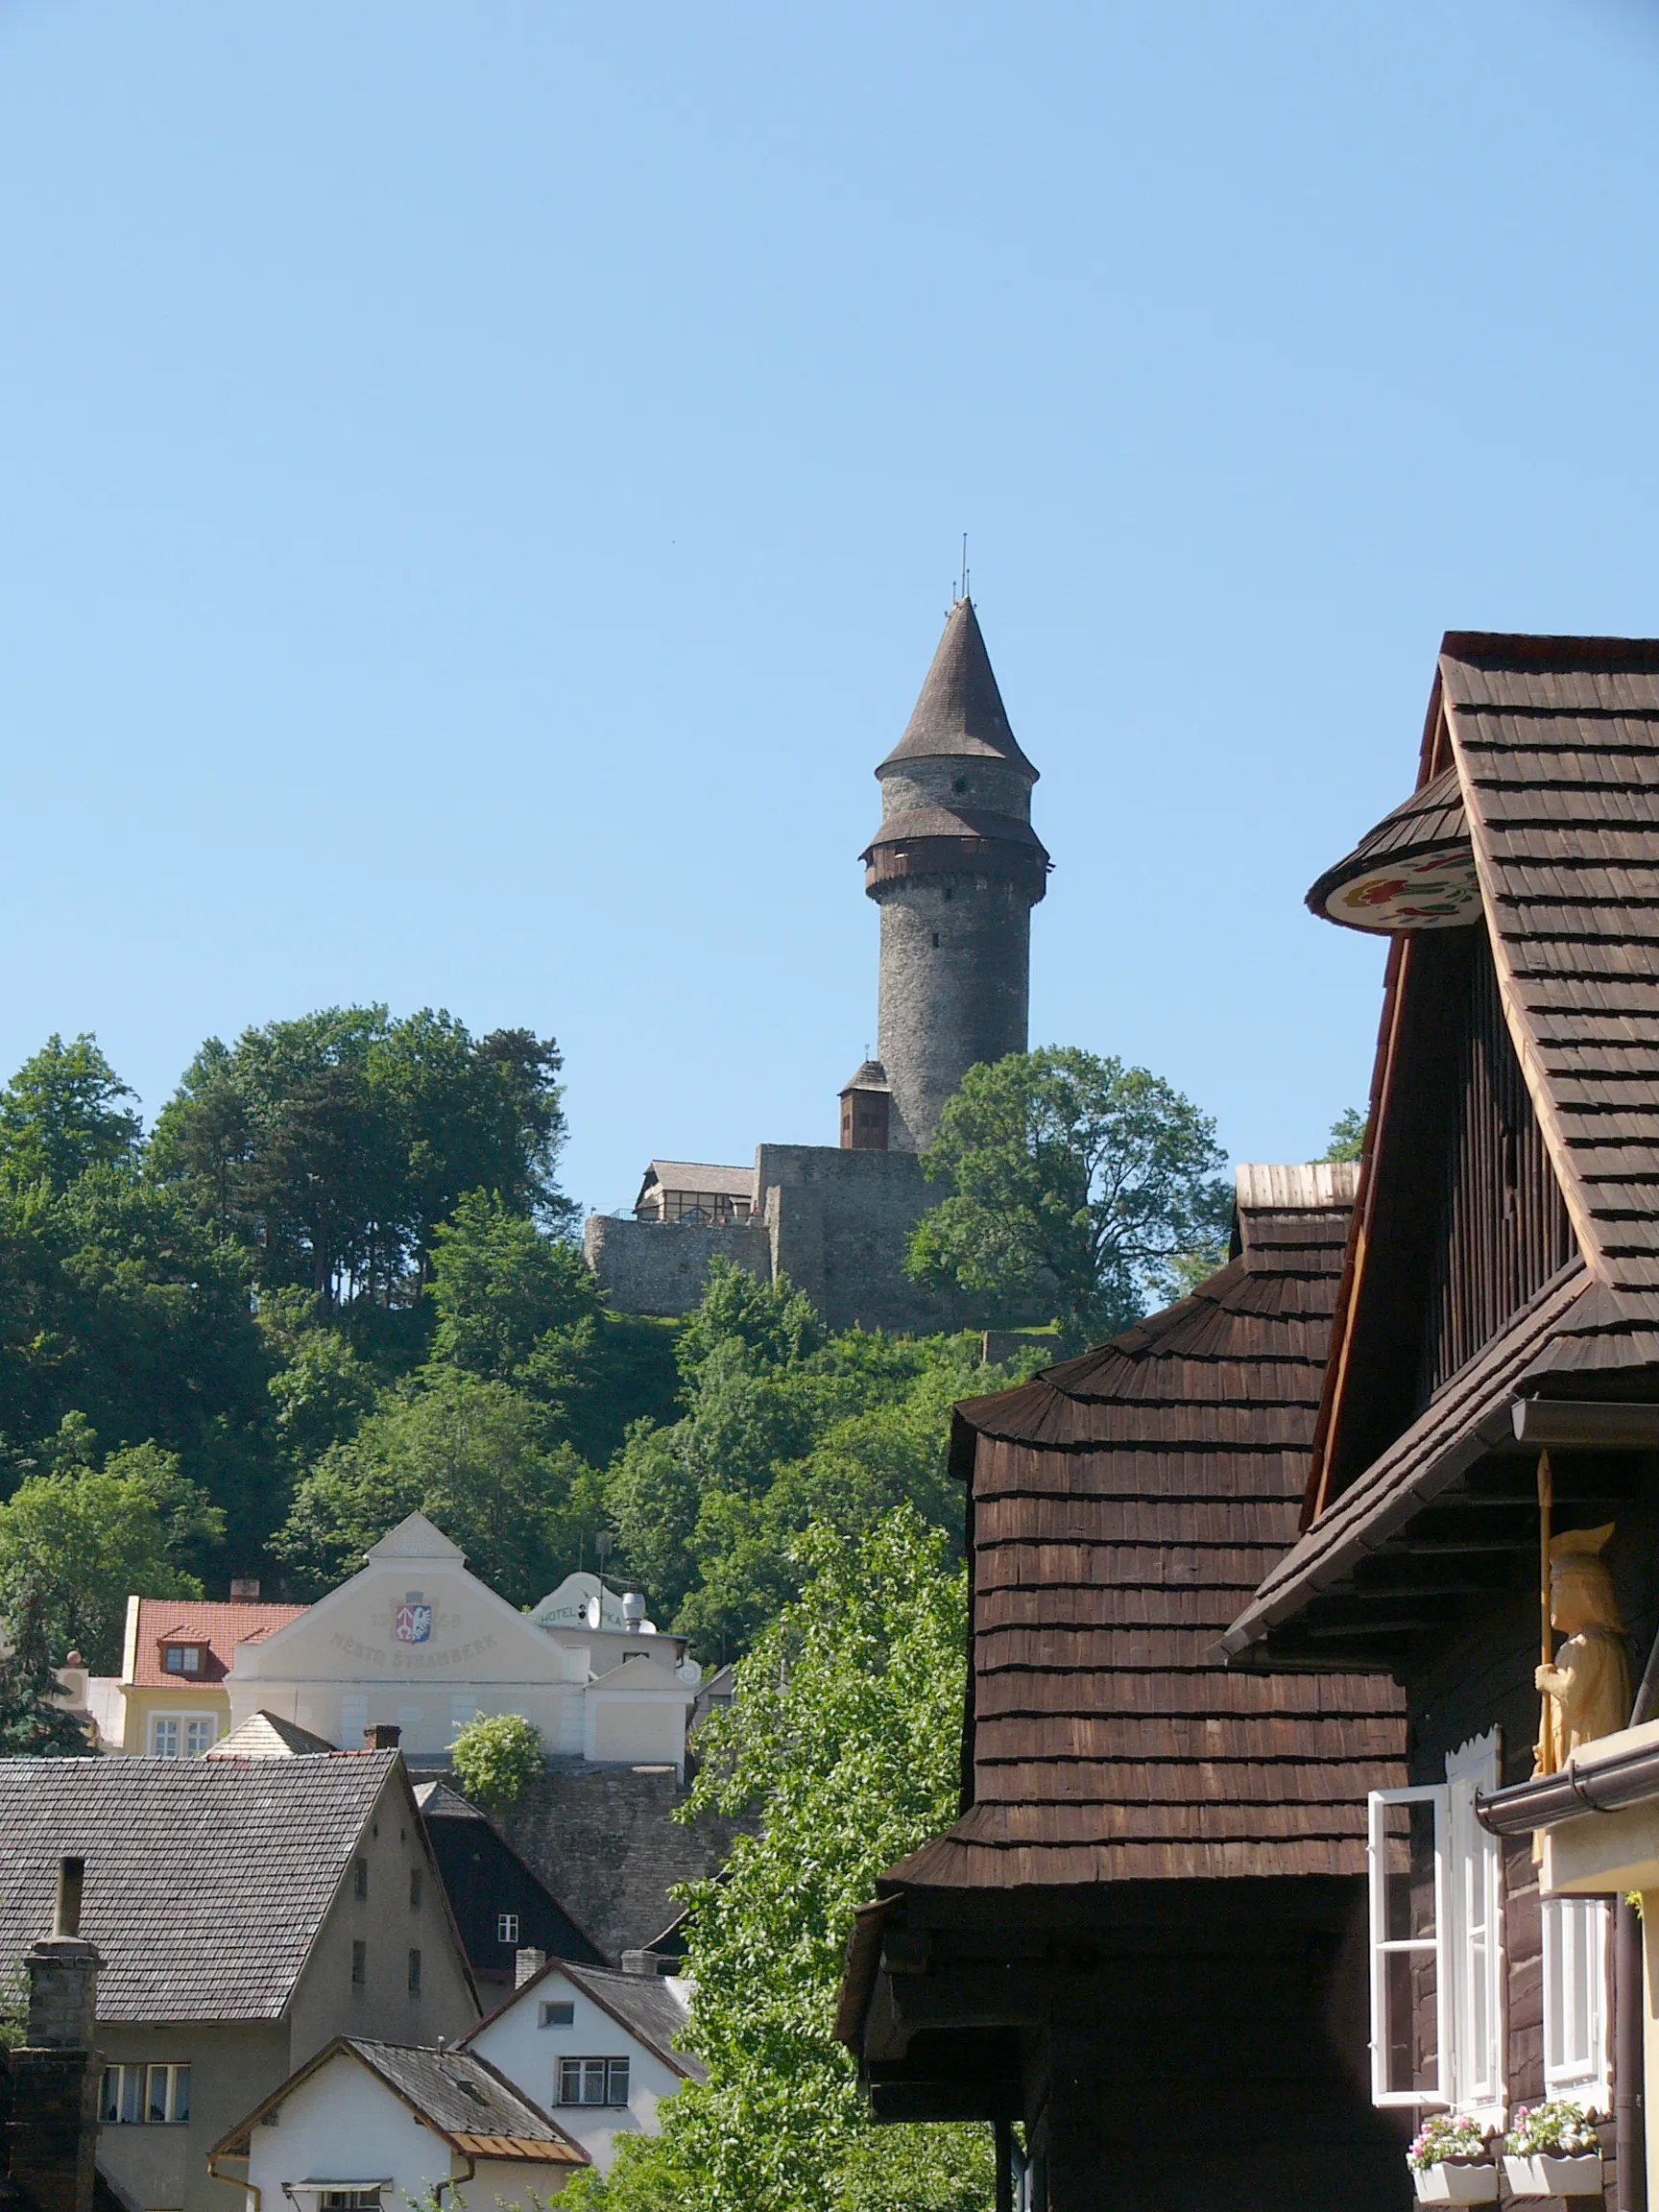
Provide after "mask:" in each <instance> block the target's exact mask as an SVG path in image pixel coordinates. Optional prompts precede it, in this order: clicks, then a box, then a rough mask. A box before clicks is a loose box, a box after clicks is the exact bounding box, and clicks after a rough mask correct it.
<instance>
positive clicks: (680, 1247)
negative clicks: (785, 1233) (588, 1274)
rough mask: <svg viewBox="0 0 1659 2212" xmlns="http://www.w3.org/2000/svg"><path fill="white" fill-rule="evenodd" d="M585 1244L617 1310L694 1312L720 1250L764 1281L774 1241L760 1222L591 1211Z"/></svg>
mask: <svg viewBox="0 0 1659 2212" xmlns="http://www.w3.org/2000/svg"><path fill="white" fill-rule="evenodd" d="M582 1249H583V1254H584V1257H585V1258H586V1259H587V1262H588V1264H589V1267H590V1268H591V1269H592V1271H593V1274H594V1276H595V1277H596V1279H597V1281H598V1284H599V1287H600V1288H601V1289H602V1290H606V1291H608V1292H609V1293H610V1296H611V1303H612V1305H613V1308H614V1309H615V1310H616V1311H617V1312H618V1313H658V1314H666V1315H668V1316H669V1317H670V1318H672V1317H675V1316H677V1315H679V1314H681V1313H689V1312H690V1310H691V1309H692V1307H693V1306H695V1305H696V1303H697V1301H698V1300H699V1299H700V1298H701V1297H702V1295H703V1286H704V1284H705V1283H706V1282H707V1281H708V1279H709V1262H710V1261H711V1260H713V1259H714V1258H715V1257H716V1255H718V1256H719V1257H720V1258H722V1259H726V1260H731V1261H733V1262H735V1263H736V1265H737V1266H739V1267H744V1268H747V1270H748V1271H749V1273H750V1274H751V1275H753V1276H755V1277H757V1280H758V1281H760V1282H762V1283H764V1282H765V1281H766V1280H767V1278H768V1276H769V1275H770V1274H771V1271H772V1247H771V1240H770V1238H768V1236H767V1233H766V1231H765V1229H764V1228H762V1227H761V1225H760V1224H759V1222H757V1221H745V1222H742V1223H740V1224H734V1225H733V1226H732V1227H730V1228H705V1227H699V1226H697V1225H696V1224H688V1225H685V1224H682V1223H680V1222H677V1221H618V1220H616V1219H615V1218H614V1217H613V1215H611V1214H589V1216H588V1222H587V1226H586V1228H585V1229H584V1230H583V1233H582Z"/></svg>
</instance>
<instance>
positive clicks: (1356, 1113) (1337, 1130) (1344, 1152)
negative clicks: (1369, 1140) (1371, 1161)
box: [1319, 1106, 1369, 1161]
mask: <svg viewBox="0 0 1659 2212" xmlns="http://www.w3.org/2000/svg"><path fill="white" fill-rule="evenodd" d="M1368 1119H1369V1117H1368V1116H1367V1115H1366V1113H1365V1111H1364V1109H1363V1108H1362V1107H1358V1106H1348V1107H1345V1108H1344V1109H1343V1111H1342V1112H1341V1113H1340V1114H1338V1115H1337V1117H1336V1118H1335V1120H1334V1121H1333V1122H1332V1124H1331V1142H1330V1144H1329V1145H1328V1146H1327V1148H1326V1149H1325V1150H1324V1151H1323V1152H1322V1153H1321V1154H1320V1155H1319V1157H1320V1158H1321V1159H1322V1160H1334V1161H1346V1160H1362V1159H1363V1158H1364V1156H1365V1127H1366V1122H1367V1120H1368Z"/></svg>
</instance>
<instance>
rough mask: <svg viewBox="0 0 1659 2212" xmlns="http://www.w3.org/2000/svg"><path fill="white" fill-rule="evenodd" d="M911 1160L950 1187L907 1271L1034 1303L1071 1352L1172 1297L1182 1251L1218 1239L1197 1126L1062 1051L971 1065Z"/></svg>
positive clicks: (1205, 1132)
mask: <svg viewBox="0 0 1659 2212" xmlns="http://www.w3.org/2000/svg"><path fill="white" fill-rule="evenodd" d="M922 1164H923V1167H924V1169H925V1170H926V1173H927V1175H928V1176H929V1177H930V1178H933V1179H936V1180H938V1179H943V1180H946V1181H948V1182H949V1183H950V1186H951V1189H950V1195H949V1196H948V1197H946V1198H945V1199H944V1200H943V1201H942V1203H941V1204H939V1205H938V1206H936V1207H934V1208H933V1209H932V1210H931V1211H930V1212H929V1213H927V1214H924V1215H923V1217H922V1219H921V1221H920V1222H919V1223H918V1225H917V1228H916V1231H915V1234H914V1236H913V1237H912V1238H911V1244H910V1256H909V1261H908V1265H909V1269H910V1272H911V1273H912V1275H914V1276H915V1277H917V1278H918V1279H919V1280H920V1281H923V1282H926V1283H931V1284H935V1285H938V1286H944V1287H949V1288H951V1289H954V1290H956V1291H958V1292H960V1293H962V1294H963V1295H965V1296H966V1297H968V1298H970V1299H973V1300H976V1301H980V1302H988V1303H989V1304H991V1305H992V1306H993V1307H996V1308H998V1309H1000V1310H1008V1309H1009V1307H1010V1306H1018V1305H1020V1304H1022V1303H1029V1302H1037V1303H1040V1304H1042V1305H1045V1306H1046V1307H1047V1308H1048V1310H1050V1311H1051V1312H1052V1313H1053V1314H1054V1316H1055V1318H1056V1319H1057V1320H1058V1321H1059V1322H1060V1324H1061V1328H1062V1332H1063V1334H1064V1337H1065V1341H1066V1343H1067V1344H1068V1345H1069V1346H1070V1347H1080V1346H1081V1345H1083V1344H1086V1343H1089V1342H1094V1341H1098V1340H1099V1339H1101V1338H1103V1337H1106V1336H1110V1335H1112V1334H1115V1333H1116V1332H1117V1331H1118V1330H1120V1329H1123V1328H1125V1327H1127V1326H1128V1324H1129V1323H1131V1322H1132V1321H1135V1320H1137V1319H1138V1318H1139V1317H1140V1316H1141V1315H1142V1313H1143V1312H1145V1310H1146V1308H1147V1304H1148V1302H1149V1300H1150V1299H1152V1298H1162V1297H1167V1296H1169V1295H1171V1294H1172V1293H1174V1292H1175V1291H1177V1290H1178V1289H1179V1287H1180V1277H1179V1273H1178V1267H1177V1263H1178V1262H1179V1261H1180V1259H1181V1257H1182V1255H1183V1254H1186V1253H1190V1252H1191V1251H1192V1250H1194V1248H1198V1249H1203V1248H1205V1247H1211V1248H1213V1247H1214V1245H1215V1244H1216V1242H1217V1241H1218V1240H1219V1239H1220V1238H1222V1237H1224V1235H1225V1234H1226V1228H1227V1222H1228V1218H1229V1213H1230V1205H1231V1196H1230V1193H1229V1191H1228V1190H1227V1188H1226V1186H1225V1184H1224V1183H1223V1182H1222V1180H1221V1178H1220V1169H1221V1168H1222V1167H1223V1166H1224V1165H1225V1157H1224V1155H1223V1154H1222V1152H1221V1150H1220V1148H1219V1147H1218V1145H1217V1144H1216V1142H1215V1125H1214V1122H1213V1121H1212V1120H1211V1119H1210V1118H1209V1116H1208V1115H1205V1114H1201V1113H1200V1112H1199V1111H1198V1109H1197V1107H1196V1106H1194V1105H1193V1104H1192V1103H1191V1101H1190V1099H1188V1098H1185V1097H1183V1096H1182V1094H1181V1093H1180V1092H1179V1091H1176V1090H1175V1089H1173V1088H1172V1086H1171V1085H1169V1084H1168V1083H1166V1082H1165V1081H1164V1080H1163V1079H1162V1077H1160V1076H1157V1075H1151V1074H1148V1073H1147V1071H1146V1070H1145V1069H1143V1068H1125V1067H1124V1066H1123V1064H1122V1062H1121V1061H1120V1060H1116V1059H1102V1058H1099V1057H1097V1056H1096V1055H1095V1054H1094V1053H1092V1052H1083V1051H1080V1050H1078V1049H1076V1048H1075V1047H1057V1046H1050V1047H1046V1048H1045V1049H1044V1050H1042V1051H1039V1052H1011V1053H1010V1054H1009V1055H1008V1057H1007V1058H1006V1059H1004V1060H998V1061H996V1062H994V1063H993V1064H991V1065H988V1066H985V1067H979V1068H971V1069H970V1070H969V1071H968V1073H967V1075H966V1076H965V1077H964V1079H963V1083H962V1088H961V1090H960V1091H959V1092H958V1093H957V1094H956V1095H955V1097H954V1098H952V1099H951V1100H950V1104H949V1105H948V1106H947V1107H946V1108H945V1111H944V1113H943V1115H942V1116H941V1117H940V1121H939V1129H938V1133H937V1135H936V1136H935V1138H934V1141H933V1143H932V1145H931V1147H930V1148H929V1149H928V1151H927V1152H926V1153H925V1154H924V1156H923V1163H922Z"/></svg>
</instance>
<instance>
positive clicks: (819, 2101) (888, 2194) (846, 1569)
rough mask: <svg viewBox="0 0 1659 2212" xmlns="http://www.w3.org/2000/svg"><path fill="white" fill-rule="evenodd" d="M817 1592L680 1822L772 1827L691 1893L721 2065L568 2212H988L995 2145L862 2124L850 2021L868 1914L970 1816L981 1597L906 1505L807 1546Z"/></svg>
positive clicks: (698, 1966)
mask: <svg viewBox="0 0 1659 2212" xmlns="http://www.w3.org/2000/svg"><path fill="white" fill-rule="evenodd" d="M794 1564H795V1571H796V1573H797V1575H798V1576H799V1578H800V1582H801V1594H800V1596H799V1597H798V1598H797V1599H795V1600H794V1601H793V1602H792V1603H791V1604H790V1605H789V1606H787V1607H786V1608H785V1609H784V1611H783V1613H782V1614H781V1616H780V1617H779V1618H778V1619H777V1620H776V1621H774V1622H773V1623H771V1625H770V1626H769V1627H768V1628H767V1629H766V1630H765V1631H764V1632H763V1633H762V1635H761V1636H760V1637H759V1639H758V1640H757V1644H756V1646H755V1648H754V1650H753V1651H752V1652H751V1654H750V1656H749V1657H748V1658H747V1659H746V1660H745V1661H744V1662H743V1664H742V1667H741V1668H740V1670H739V1673H738V1682H737V1696H736V1700H735V1702H734V1703H733V1705H732V1706H731V1708H730V1709H729V1710H727V1711H726V1712H723V1713H721V1714H719V1715H717V1716H715V1717H714V1718H713V1719H711V1720H710V1721H709V1724H708V1726H707V1727H706V1729H705V1731H704V1733H703V1735H702V1737H701V1739H700V1743H701V1746H702V1753H703V1765H702V1769H701V1771H700V1773H699V1775H698V1778H697V1781H696V1783H695V1785H694V1787H693V1790H692V1791H691V1794H690V1797H689V1800H688V1802H687V1804H686V1806H685V1813H684V1815H682V1816H683V1817H685V1818H695V1817H696V1816H697V1815H698V1814H700V1813H703V1812H708V1811H718V1812H722V1813H726V1814H729V1815H732V1814H742V1813H749V1814H754V1815H758V1817H759V1823H760V1832H759V1834H758V1835H757V1836H754V1837H740V1838H739V1839H738V1840H737V1842H736V1843H735V1845H734V1846H733V1852H732V1856H731V1858H730V1859H729V1861H728V1862H727V1864H726V1866H725V1868H724V1869H723V1870H722V1873H721V1874H720V1876H719V1877H718V1878H717V1879H716V1880H713V1881H709V1882H700V1883H695V1884H692V1885H690V1886H689V1887H688V1889H687V1891H686V1892H685V1894H686V1895H687V1896H688V1899H689V1903H690V1907H691V1911H690V1918H689V1923H688V1944H689V1948H688V1955H687V1960H686V1971H687V1973H688V1975H689V1976H690V1978H691V1979H692V1981H693V1984H694V1991H695V1994H694V1996H693V1999H692V2011H691V2022H690V2030H689V2038H688V2039H689V2042H690V2044H691V2046H692V2048H694V2049H695V2050H696V2052H697V2053H698V2054H699V2056H701V2057H702V2058H703V2060H704V2062H705V2064H706V2065H707V2067H708V2069H709V2079H708V2080H707V2082H700V2083H688V2084H686V2085H685V2087H684V2088H682V2089H681V2090H680V2091H679V2092H678V2093H677V2094H676V2095H675V2096H674V2098H673V2099H672V2100H671V2101H670V2102H669V2103H668V2104H665V2105H663V2107H662V2108H661V2122H662V2128H661V2134H660V2135H659V2136H656V2137H651V2136H643V2135H641V2136H630V2137H626V2138H624V2139H623V2140H622V2142H621V2144H620V2145H619V2155H618V2157H617V2161H616V2164H615V2166H614V2168H613V2173H612V2175H611V2177H610V2179H609V2181H608V2182H606V2181H601V2180H600V2179H599V2178H598V2177H597V2176H592V2175H587V2174H584V2175H582V2176H577V2177H576V2178H575V2179H573V2180H572V2181H571V2182H570V2183H569V2184H567V2185H566V2189H565V2197H566V2198H567V2199H568V2200H569V2203H570V2207H571V2212H593V2208H594V2207H595V2206H603V2207H605V2212H665V2208H666V2207H668V2206H670V2205H673V2206H677V2207H683V2208H684V2212H806V2208H807V2207H816V2206H835V2207H842V2208H846V2212H852V2207H854V2206H862V2205H866V2204H868V2205H871V2206H874V2205H875V2204H877V2203H879V2204H881V2205H882V2206H883V2207H885V2208H886V2212H984V2208H985V2207H987V2206H988V2205H989V2203H990V2201H991V2198H992V2162H991V2148H990V2142H989V2129H987V2128H976V2127H939V2128H882V2129H881V2130H880V2131H879V2134H877V2132H876V2131H875V2130H873V2129H872V2128H871V2126H870V2123H869V2122H868V2121H867V2119H866V2118H865V2116H864V2110H863V2104H862V2100H861V2098H860V2095H859V2092H858V2088H857V2083H856V2080H855V2075H854V2066H853V2062H852V2060H851V2058H850V2057H849V2056H848V2054H847V2053H846V2052H845V2051H844V2050H843V2049H842V2047H841V2046H840V2045H839V2044H838V2043H837V2042H836V2041H835V2039H834V2033H833V2023H834V2013H835V2001H836V1993H837V1990H838V1988H839V1984H840V1979H841V1965H842V1960H843V1957H844V1954H845V1950H846V1943H847V1937H848V1934H849V1932H850V1930H851V1928H852V1924H853V1915H854V1908H855V1907H856V1906H858V1905H860V1904H862V1903H863V1902H864V1901H865V1900H866V1899H868V1898H869V1897H871V1896H873V1895H874V1894H875V1886H876V1882H877V1879H878V1876H879V1875H880V1874H881V1873H883V1872H884V1871H885V1869H886V1868H887V1867H888V1866H890V1865H892V1864H893V1863H894V1862H895V1861H896V1860H899V1859H902V1858H903V1857H904V1856H905V1855H906V1854H907V1853H908V1852H910V1851H913V1850H915V1849H916V1848H917V1846H918V1845H919V1844H921V1843H922V1842H924V1841H925V1840H926V1838H927V1837H929V1836H931V1835H936V1834H937V1833H938V1832H939V1830H940V1829H942V1828H945V1827H948V1826H949V1825H950V1821H951V1819H952V1818H953V1817H954V1815H955V1812H956V1792H957V1787H958V1745H959V1743H960V1737H961V1724H962V1679H963V1657H962V1654H963V1647H964V1642H965V1635H966V1612H967V1593H966V1584H965V1577H964V1575H962V1573H961V1572H960V1570H952V1569H951V1568H950V1567H949V1565H948V1563H947V1558H946V1547H945V1543H944V1539H943V1537H942V1536H941V1535H940V1534H939V1532H938V1531H936V1530H931V1529H928V1528H926V1527H925V1526H924V1525H923V1523H922V1522H921V1520H920V1518H919V1517H918V1516H917V1515H916V1514H915V1513H914V1512H913V1511H912V1510H911V1509H909V1508H908V1507H901V1508H899V1509H898V1510H897V1511H895V1512H894V1513H892V1514H890V1515H888V1516H886V1517H885V1518H884V1519H882V1520H881V1521H880V1522H878V1524H877V1525H876V1526H875V1527H872V1528H871V1529H869V1530H868V1531H867V1532H866V1534H865V1535H864V1537H863V1539H862V1541H861V1542H859V1543H857V1544H854V1545H849V1544H845V1543H843V1542H842V1541H841V1539H840V1538H839V1537H838V1536H837V1535H836V1534H835V1533H834V1532H833V1531H831V1530H829V1529H821V1528H819V1529H813V1530H811V1531H810V1532H808V1533H807V1534H805V1536H803V1537H802V1538H801V1539H799V1541H798V1544H797V1547H796V1557H795V1562H794Z"/></svg>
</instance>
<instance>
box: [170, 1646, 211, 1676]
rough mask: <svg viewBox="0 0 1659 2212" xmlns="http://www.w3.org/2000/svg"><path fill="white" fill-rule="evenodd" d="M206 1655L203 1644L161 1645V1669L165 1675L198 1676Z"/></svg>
mask: <svg viewBox="0 0 1659 2212" xmlns="http://www.w3.org/2000/svg"><path fill="white" fill-rule="evenodd" d="M205 1655H206V1646H205V1645H203V1644H163V1645H162V1647H161V1668H162V1671H163V1672H164V1673H167V1674H200V1673H201V1671H202V1668H203V1663H204V1658H205Z"/></svg>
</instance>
